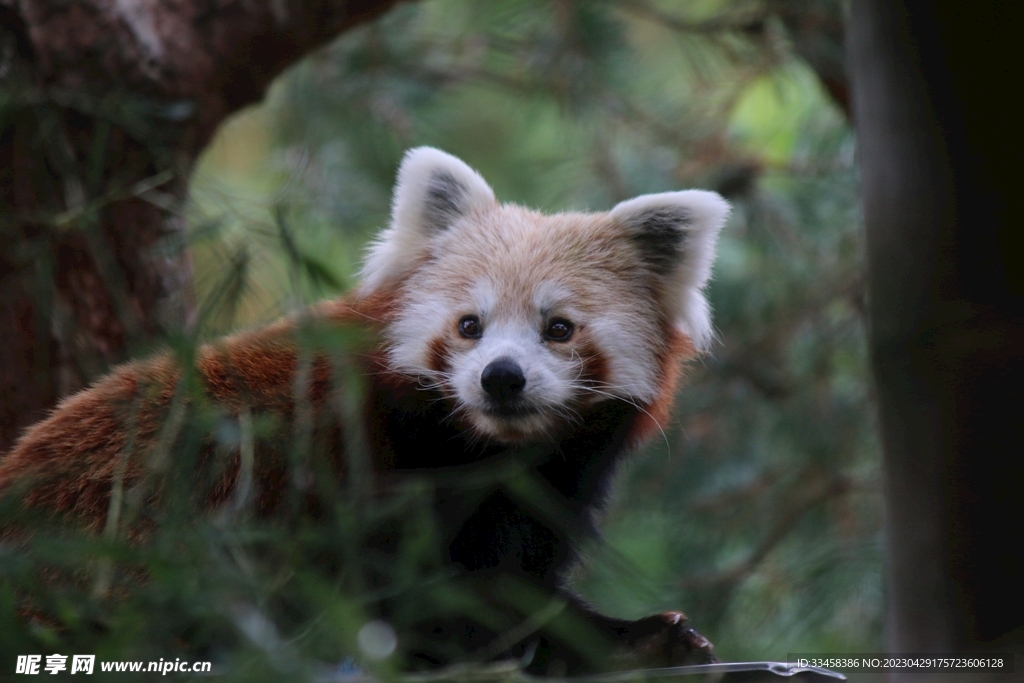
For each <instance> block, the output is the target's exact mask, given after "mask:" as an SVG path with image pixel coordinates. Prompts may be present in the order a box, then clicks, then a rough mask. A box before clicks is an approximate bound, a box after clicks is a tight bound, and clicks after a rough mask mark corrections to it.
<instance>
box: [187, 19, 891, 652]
mask: <svg viewBox="0 0 1024 683" xmlns="http://www.w3.org/2000/svg"><path fill="white" fill-rule="evenodd" d="M778 4H781V5H785V7H783V8H782V10H783V12H780V13H779V14H778V15H776V14H774V13H773V10H775V9H779V8H778V7H775V6H772V5H771V4H768V5H765V4H763V3H756V2H718V1H707V2H692V3H685V4H680V3H665V2H663V3H654V2H625V3H613V2H582V3H579V2H545V1H541V0H513V1H504V2H495V3H473V2H463V1H457V0H441V1H432V2H423V3H418V4H412V5H409V6H406V7H401V8H399V9H398V10H396V11H394V12H392V13H391V14H389V15H388V16H387V17H386V18H384V19H383V20H381V21H379V22H377V23H376V24H374V25H373V26H369V27H365V28H362V29H359V30H357V31H355V32H353V33H352V34H350V35H348V36H345V37H344V38H342V39H341V40H339V41H337V42H336V43H335V44H333V45H332V46H331V47H330V48H329V49H326V50H324V51H322V52H321V53H319V54H317V55H314V56H313V57H311V58H309V59H307V60H306V61H305V62H303V63H302V64H301V65H299V66H298V67H296V68H295V69H293V70H292V71H291V72H289V73H288V74H287V75H286V76H285V77H283V78H282V79H280V80H279V81H278V82H277V84H276V85H275V87H274V89H273V90H272V91H271V92H270V94H269V95H268V98H267V101H266V103H265V104H264V105H263V106H261V107H259V108H257V109H254V110H250V111H247V112H244V113H243V114H241V115H240V116H239V117H238V118H237V119H236V120H234V121H233V122H231V123H229V124H228V125H227V126H226V127H225V130H224V133H223V135H222V136H221V137H220V138H219V139H218V140H217V141H216V142H215V144H214V145H213V147H212V148H211V150H210V153H209V154H208V156H207V157H206V159H205V161H204V163H203V164H202V165H201V166H200V169H199V172H198V173H197V174H196V178H195V181H194V183H193V202H194V204H193V210H194V211H195V213H196V215H197V216H199V218H196V219H194V221H195V223H196V225H203V224H204V221H214V222H218V223H220V224H222V225H223V226H224V231H223V232H222V233H221V234H220V235H221V238H220V239H219V240H218V241H216V242H215V243H214V244H206V243H201V244H198V245H197V246H196V252H197V257H196V258H197V274H198V275H199V276H202V274H203V272H204V270H205V268H204V267H203V264H204V263H205V262H204V260H203V259H204V258H209V256H206V254H207V253H213V252H214V251H215V250H220V249H225V248H227V247H226V245H228V244H232V241H231V239H226V238H225V233H227V234H228V235H234V236H235V237H236V238H240V237H241V236H242V235H245V236H246V237H245V238H244V239H239V240H238V242H234V243H233V244H234V247H233V248H234V249H236V251H235V252H233V253H234V254H235V258H236V259H238V258H239V256H238V254H240V253H242V254H245V255H246V258H250V259H251V260H252V263H253V266H252V267H253V269H254V272H255V273H258V277H255V278H252V279H254V280H256V281H259V282H261V283H262V282H268V281H274V282H275V284H274V285H272V286H263V287H262V288H261V289H258V290H257V289H254V290H252V291H251V292H249V293H248V297H247V298H244V299H243V301H244V302H245V311H246V313H245V314H244V315H245V316H253V315H256V316H265V317H267V316H272V315H274V314H276V312H277V311H279V310H282V309H286V308H287V307H288V306H291V305H293V304H294V300H295V299H294V297H295V295H296V290H295V289H294V287H292V288H289V286H287V284H286V283H285V281H284V278H283V277H278V279H277V280H271V279H270V278H268V276H267V274H268V273H278V274H279V275H281V276H283V273H284V271H285V269H284V268H283V267H282V266H281V263H283V261H281V257H280V256H279V249H278V247H277V245H276V244H275V243H274V241H273V240H269V241H266V242H259V241H258V240H252V239H249V238H250V237H252V236H253V227H252V226H254V225H257V224H260V223H261V222H262V223H264V224H267V225H268V226H269V225H271V222H270V221H269V215H270V213H269V209H270V207H271V206H275V205H278V204H282V205H285V206H287V207H288V210H289V212H290V214H291V215H294V216H295V219H294V226H295V230H296V232H298V233H299V237H298V239H299V241H300V242H301V243H302V245H303V248H304V249H305V250H306V252H305V253H307V254H308V255H310V258H316V259H317V260H318V264H319V266H322V268H323V270H324V271H325V272H328V273H330V274H331V275H332V281H335V282H338V283H345V284H346V285H347V284H348V283H351V282H353V277H354V276H353V272H354V268H355V267H356V266H357V265H358V257H359V255H360V253H361V251H360V250H361V247H362V246H363V244H364V243H365V240H366V239H368V237H369V236H372V234H373V233H374V232H375V231H376V230H377V229H379V228H380V227H381V226H383V225H385V224H386V221H387V214H388V199H389V193H390V190H391V186H392V183H393V178H394V172H395V169H396V168H397V164H398V162H399V160H400V158H401V155H402V153H403V152H404V151H405V150H406V149H407V148H409V147H412V146H416V145H422V144H427V145H433V146H437V147H440V148H441V149H444V150H446V151H449V152H451V153H453V154H455V155H457V156H459V157H460V158H462V159H464V160H466V161H467V163H469V164H470V165H471V166H473V167H474V168H477V169H478V170H479V171H480V172H481V173H482V174H483V175H484V177H485V178H486V179H487V180H488V182H490V183H491V184H492V186H493V187H494V188H495V191H496V193H497V195H498V197H499V199H501V200H503V201H512V202H518V203H522V204H526V205H529V206H532V207H536V208H539V209H542V210H544V211H558V210H565V209H588V210H601V209H607V208H609V207H611V206H612V205H613V204H615V203H616V202H617V201H620V200H622V199H625V198H628V197H631V196H634V195H636V194H642V193H648V192H658V191H665V190H672V189H679V188H686V187H705V188H711V189H717V190H719V191H721V192H723V193H725V194H726V195H727V196H728V198H729V199H730V200H731V201H732V202H733V205H734V210H733V214H732V217H731V219H730V222H729V225H728V227H727V228H726V230H725V231H724V233H723V236H722V240H721V245H720V250H719V256H718V261H717V264H716V269H715V278H714V281H713V282H712V285H711V288H710V299H711V302H712V305H713V309H714V311H715V322H716V327H717V329H718V336H719V339H720V341H719V343H718V344H716V346H715V347H714V349H713V350H712V352H711V354H710V355H709V356H708V357H706V358H704V359H703V360H702V361H701V362H699V363H697V364H696V366H695V367H694V368H692V369H691V371H690V373H689V381H688V383H687V386H686V387H685V388H684V389H683V390H682V392H681V394H680V396H679V398H678V409H677V411H676V419H675V420H674V422H673V423H672V425H669V426H667V427H666V430H665V439H664V440H662V441H658V442H656V443H653V444H651V445H650V447H649V448H647V449H646V452H644V453H642V454H640V455H639V456H637V457H636V458H635V460H633V461H632V462H630V463H629V464H628V466H627V467H625V469H624V471H623V473H622V476H621V480H620V483H619V487H618V490H617V493H616V495H615V498H614V500H613V501H612V506H611V509H610V510H609V512H608V513H607V515H606V517H605V519H604V521H603V528H604V533H605V545H603V546H601V547H597V548H594V549H593V550H592V551H591V552H590V558H589V562H588V563H587V564H586V566H585V567H583V568H581V569H580V571H579V572H578V576H577V577H576V584H575V585H576V586H577V587H578V588H579V589H580V590H581V591H583V592H584V593H585V594H586V595H587V596H588V597H590V598H591V599H592V600H593V601H594V602H595V603H596V604H597V605H598V606H600V607H601V608H603V609H605V610H607V611H608V612H610V613H613V614H617V615H621V616H629V617H639V616H642V615H644V614H646V613H650V612H653V611H656V610H660V609H670V608H675V609H678V608H682V609H684V610H685V611H687V613H688V614H689V615H690V616H691V617H692V618H693V619H694V620H695V623H696V624H697V625H698V626H699V627H700V628H701V629H702V630H703V632H704V633H705V634H707V635H708V636H709V637H711V638H712V639H713V640H714V641H715V643H716V645H717V647H718V648H719V651H720V653H721V654H722V656H723V657H724V658H727V659H763V658H768V659H777V658H784V657H785V654H786V653H787V652H795V651H843V650H845V651H856V650H858V649H860V650H862V651H866V650H871V649H877V648H878V647H880V644H881V605H882V595H881V569H880V555H879V533H880V531H879V530H880V518H879V503H880V501H879V497H878V482H877V468H876V454H877V441H876V437H875V432H874V425H873V410H872V405H871V396H870V388H869V382H868V370H867V363H866V351H865V344H864V328H863V317H862V312H863V311H862V300H861V286H860V274H861V264H862V254H861V244H860V240H861V225H860V216H859V213H858V206H857V193H856V190H857V185H856V174H855V170H854V165H853V161H854V139H853V135H852V132H851V130H850V126H849V122H848V121H847V120H846V119H845V118H844V115H843V113H842V111H841V110H840V109H839V108H838V107H837V106H836V105H835V104H834V103H833V102H832V101H831V100H830V99H829V96H828V94H827V93H826V92H825V91H824V90H823V88H822V86H821V85H820V83H819V79H818V77H817V76H816V74H815V72H814V71H812V70H811V68H810V67H809V66H808V64H807V62H805V61H804V60H802V59H801V58H800V57H799V56H798V55H796V54H795V51H794V45H793V41H792V36H791V34H790V33H788V32H787V26H788V25H789V24H787V23H786V21H788V22H790V23H792V22H793V21H794V16H799V15H800V14H801V13H804V14H807V15H813V14H814V13H815V12H822V11H827V10H832V9H834V7H833V3H827V2H824V3H823V2H806V3H788V4H787V3H778ZM786 12H788V14H785V13H786ZM784 20H786V21H784ZM751 27H756V28H757V30H753V29H752V28H751ZM802 37H803V38H804V39H806V36H802ZM826 38H827V37H824V38H821V40H825V39H826ZM832 47H835V46H834V45H833V46H832ZM257 150H258V151H257ZM261 216H262V218H261ZM265 232H266V234H272V231H269V230H268V231H265ZM204 249H208V250H209V252H205V251H203V250H204ZM313 255H315V257H314V256H313ZM326 279H327V278H321V282H324V281H326ZM327 291H331V292H332V293H333V290H331V289H330V288H328V290H327ZM323 293H324V292H323V290H318V289H311V288H308V287H306V288H304V289H302V296H307V297H308V296H321V295H323ZM247 319H248V318H247ZM237 322H238V319H236V318H232V319H231V320H230V321H229V322H225V323H223V324H222V325H221V326H220V327H217V329H218V330H220V329H223V328H225V327H230V326H231V325H234V324H237Z"/></svg>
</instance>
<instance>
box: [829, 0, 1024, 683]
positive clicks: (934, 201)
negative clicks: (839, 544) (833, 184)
mask: <svg viewBox="0 0 1024 683" xmlns="http://www.w3.org/2000/svg"><path fill="white" fill-rule="evenodd" d="M1009 7H1010V4H1001V3H971V4H970V5H969V6H968V5H966V4H964V3H960V2H949V1H946V2H924V1H917V0H900V1H896V0H855V2H854V3H853V6H852V14H851V21H850V26H849V31H848V39H849V43H848V45H849V50H850V53H849V54H850V67H851V79H852V83H853V100H854V120H855V122H856V126H857V134H858V137H859V144H860V150H859V154H860V164H861V173H862V182H863V190H862V191H863V201H864V212H865V219H866V224H867V249H868V268H869V286H868V287H869V288H868V296H869V308H870V343H871V351H872V356H873V359H872V362H873V369H874V375H875V381H876V384H877V389H878V397H879V411H880V417H881V428H882V437H883V444H884V451H885V452H884V468H883V471H884V476H885V501H886V519H887V526H886V536H887V539H886V542H887V545H888V552H887V557H888V567H887V576H888V584H889V585H888V599H889V606H888V629H889V633H888V638H889V642H890V647H891V649H892V650H893V651H898V652H978V651H983V650H988V651H990V652H991V651H1000V650H1002V651H1016V652H1017V653H1018V654H1017V665H1016V666H1017V667H1018V668H1019V667H1021V666H1024V657H1022V656H1021V652H1022V651H1024V647H1022V646H1024V543H1022V541H1021V529H1022V528H1024V446H1022V444H1024V259H1022V251H1021V247H1020V245H1021V244H1022V240H1020V239H1019V235H1015V234H1014V233H1018V232H1020V231H1019V229H1018V228H1014V227H1013V225H1014V224H1015V223H1018V222H1019V219H1015V218H1014V213H1016V211H1017V207H1016V206H1015V204H1016V202H1015V201H1013V197H1014V196H1015V194H1016V192H1017V188H1016V187H1015V186H1016V185H1017V184H1018V180H1017V178H1018V177H1019V172H1018V166H1019V163H1020V159H1021V156H1020V152H1019V147H1020V143H1019V142H1018V140H1019V131H1018V130H1017V127H1018V126H1019V121H1018V120H1017V119H1018V117H1017V116H1016V113H1015V108H1011V107H1009V106H1007V99H1008V93H1009V92H1010V89H1009V88H1008V86H1009V83H1008V82H1007V81H1006V80H1005V72H1004V71H1003V70H1004V69H1008V68H1010V65H1013V64H1016V63H1017V59H1019V55H1018V54H1017V52H1018V51H1017V49H1016V48H1017V45H1016V42H1017V39H1016V34H1015V33H1014V32H1013V31H1012V29H1011V27H1013V26H1014V25H1015V23H1016V22H1015V21H1014V17H1011V16H1010V9H1009ZM1011 212H1013V213H1011ZM1016 675H1017V676H1019V675H1020V674H1019V673H1018V674H1016ZM1012 676H1013V675H1012V674H1002V675H996V676H992V677H990V675H989V674H984V673H977V672H972V673H969V674H967V673H964V674H961V675H960V676H959V677H958V680H1010V679H1011V678H1012ZM904 677H905V678H904ZM935 677H936V680H947V679H948V677H949V674H945V673H944V674H936V675H935ZM896 680H908V681H909V680H913V681H921V680H928V679H927V678H925V679H922V678H921V677H920V675H919V674H900V675H897V676H896Z"/></svg>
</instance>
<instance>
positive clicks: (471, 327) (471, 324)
mask: <svg viewBox="0 0 1024 683" xmlns="http://www.w3.org/2000/svg"><path fill="white" fill-rule="evenodd" d="M459 334H461V335H462V336H463V337H465V338H466V339H479V338H480V335H482V334H483V329H482V328H481V325H480V318H478V317H476V316H475V315H465V316H462V319H461V320H460V321H459Z"/></svg>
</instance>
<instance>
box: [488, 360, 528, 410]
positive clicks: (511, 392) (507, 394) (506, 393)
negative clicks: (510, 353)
mask: <svg viewBox="0 0 1024 683" xmlns="http://www.w3.org/2000/svg"><path fill="white" fill-rule="evenodd" d="M480 384H481V386H483V388H484V391H486V392H487V393H488V394H489V395H490V397H491V398H493V399H496V400H498V401H508V400H511V399H513V398H515V397H516V396H517V395H518V394H519V392H521V391H522V390H523V387H525V386H526V377H525V376H524V375H523V369H522V368H521V367H519V363H517V362H515V361H514V360H512V359H511V358H499V359H497V360H492V361H491V362H490V363H489V364H488V365H487V367H486V368H484V371H483V372H482V373H480Z"/></svg>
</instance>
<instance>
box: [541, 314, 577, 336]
mask: <svg viewBox="0 0 1024 683" xmlns="http://www.w3.org/2000/svg"><path fill="white" fill-rule="evenodd" d="M572 331H573V325H572V323H571V322H569V321H568V320H563V319H562V318H555V319H554V320H552V321H551V322H550V323H548V329H546V330H544V336H545V337H547V338H548V339H550V340H551V341H559V342H564V341H569V337H571V336H572Z"/></svg>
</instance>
